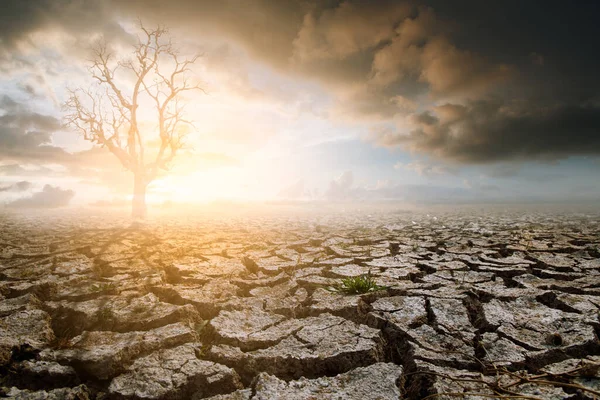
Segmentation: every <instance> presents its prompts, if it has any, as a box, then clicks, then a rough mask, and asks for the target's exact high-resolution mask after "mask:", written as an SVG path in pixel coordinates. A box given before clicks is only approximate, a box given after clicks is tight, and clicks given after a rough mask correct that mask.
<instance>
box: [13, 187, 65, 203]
mask: <svg viewBox="0 0 600 400" xmlns="http://www.w3.org/2000/svg"><path fill="white" fill-rule="evenodd" d="M74 196H75V192H74V191H72V190H65V189H61V188H59V187H56V186H51V185H45V186H44V189H43V190H42V191H41V192H35V193H33V194H32V195H31V196H30V197H24V198H21V199H17V200H15V201H12V202H10V203H7V204H6V207H10V208H57V207H65V206H67V205H69V202H70V201H71V199H72V198H73V197H74Z"/></svg>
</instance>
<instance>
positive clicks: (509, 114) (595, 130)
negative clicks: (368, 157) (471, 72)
mask: <svg viewBox="0 0 600 400" xmlns="http://www.w3.org/2000/svg"><path fill="white" fill-rule="evenodd" d="M599 132H600V107H593V106H589V107H584V106H580V107H574V106H556V107H554V108H549V109H547V108H544V109H537V108H533V107H531V108H522V107H520V106H518V105H517V106H515V107H510V106H507V105H505V104H503V103H495V102H477V103H472V104H470V105H468V106H463V105H456V104H445V105H442V106H438V107H435V108H434V109H433V110H432V111H426V112H423V113H420V114H413V115H411V116H410V118H409V122H408V124H407V125H406V126H405V127H404V129H398V130H396V131H389V130H388V131H373V132H372V135H371V138H372V139H373V140H374V141H375V142H377V143H379V144H381V145H383V146H388V147H395V146H405V147H407V148H409V149H410V150H412V151H414V152H417V153H424V154H431V155H434V156H436V157H439V158H442V159H447V160H450V161H455V162H461V163H489V162H495V161H501V160H507V159H516V160H520V159H541V160H552V159H557V158H564V157H567V156H570V155H587V154H600V134H599Z"/></svg>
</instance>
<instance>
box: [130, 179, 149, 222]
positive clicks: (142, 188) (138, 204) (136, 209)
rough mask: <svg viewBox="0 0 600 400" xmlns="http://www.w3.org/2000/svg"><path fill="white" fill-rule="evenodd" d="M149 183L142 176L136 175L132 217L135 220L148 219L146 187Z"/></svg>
mask: <svg viewBox="0 0 600 400" xmlns="http://www.w3.org/2000/svg"><path fill="white" fill-rule="evenodd" d="M147 186H148V183H147V182H146V179H145V177H144V176H143V175H141V174H135V175H134V180H133V204H132V208H131V216H132V217H133V219H146V187H147Z"/></svg>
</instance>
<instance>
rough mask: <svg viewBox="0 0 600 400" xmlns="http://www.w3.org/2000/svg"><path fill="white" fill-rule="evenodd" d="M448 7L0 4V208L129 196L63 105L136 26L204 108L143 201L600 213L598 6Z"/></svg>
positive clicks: (127, 48)
mask: <svg viewBox="0 0 600 400" xmlns="http://www.w3.org/2000/svg"><path fill="white" fill-rule="evenodd" d="M448 3H449V2H443V1H441V0H435V1H369V2H364V1H325V0H323V1H320V0H318V1H317V0H311V1H304V0H302V1H301V0H291V1H285V2H283V1H282V2H280V1H267V0H262V1H253V2H245V1H235V0H225V1H219V2H214V1H192V0H174V1H171V2H163V1H158V0H152V1H125V0H101V1H92V0H61V1H50V0H31V1H18V0H8V1H4V2H3V3H2V5H1V6H0V8H1V12H0V92H1V93H2V94H1V95H0V203H7V204H13V205H15V206H17V207H27V206H36V205H40V204H41V205H65V204H67V203H69V202H70V204H89V203H94V202H98V201H104V202H114V203H120V202H124V201H126V200H127V199H129V198H131V192H132V185H133V177H132V174H131V173H130V172H128V171H125V170H124V169H123V167H122V166H121V165H120V164H119V162H118V161H117V159H116V158H115V157H114V156H113V155H112V154H110V153H109V152H108V151H107V150H106V149H98V148H92V145H91V143H89V142H86V141H85V140H83V138H81V137H80V136H79V135H77V134H76V133H75V132H73V131H71V130H69V129H67V128H65V127H64V126H62V125H61V121H62V118H63V115H64V110H63V109H62V107H61V105H62V104H63V103H64V102H65V100H66V96H67V90H66V89H67V88H68V87H72V88H73V87H88V86H89V85H90V84H91V83H92V81H91V79H90V73H89V70H88V67H89V65H90V62H89V60H90V58H91V53H90V48H91V47H92V45H93V44H94V43H96V42H97V41H98V39H99V38H101V37H102V38H104V39H105V40H106V42H107V43H108V44H109V45H110V46H111V48H112V49H113V51H114V52H115V54H117V55H121V56H123V57H127V56H128V55H129V54H131V49H132V47H131V46H132V44H134V43H135V42H136V36H137V35H139V34H140V30H139V26H138V23H137V18H138V17H139V18H140V19H141V21H143V23H144V25H145V26H147V27H153V26H156V25H157V24H163V25H166V26H168V27H169V29H170V32H169V35H170V36H171V37H172V38H173V40H174V42H175V43H176V44H177V46H178V47H179V48H180V49H181V54H182V55H193V54H196V53H201V54H202V57H201V58H200V59H199V60H198V61H197V63H196V64H195V65H194V67H193V69H192V75H193V77H194V79H197V80H198V82H201V83H202V87H203V88H204V89H205V90H206V93H203V92H193V93H191V92H190V93H186V98H185V102H186V104H187V108H186V115H187V117H188V119H191V120H192V121H193V122H194V127H193V128H191V132H190V134H189V136H188V144H189V146H188V147H187V148H186V149H185V151H182V152H180V154H179V157H178V158H176V159H175V161H174V162H173V164H172V168H171V170H170V171H169V172H168V173H164V174H162V175H161V176H160V177H159V178H158V179H157V180H156V181H154V182H153V183H152V184H151V185H150V188H149V193H148V200H149V201H150V202H156V203H161V202H164V201H172V202H186V203H195V202H210V201H214V200H236V201H265V200H293V201H295V200H303V201H307V200H341V201H354V200H356V201H368V200H382V199H395V200H401V201H407V202H417V203H419V202H429V201H439V202H449V203H452V202H505V201H510V202H514V201H527V202H542V201H560V202H580V201H581V202H593V201H598V200H600V179H599V178H598V177H599V176H600V158H599V155H600V77H599V76H598V74H597V71H598V70H600V55H598V54H597V52H596V51H595V49H596V47H597V37H600V32H599V31H600V26H599V25H598V24H597V23H596V18H597V16H599V15H600V14H599V11H600V9H599V7H600V5H598V4H595V3H594V2H584V1H581V2H577V1H576V2H564V1H563V2H560V1H546V2H526V3H525V2H522V1H517V0H510V1H508V2H501V3H502V4H490V3H489V2H477V1H464V2H461V4H460V5H454V6H451V5H449V4H448ZM481 3H486V4H485V5H483V4H481ZM121 83H122V84H123V85H124V86H125V87H128V86H130V85H131V81H128V80H127V78H123V80H122V81H121ZM141 115H142V119H143V122H142V127H143V129H142V131H143V134H144V135H147V137H149V138H151V139H152V138H153V137H155V139H154V140H158V136H157V133H156V126H155V124H154V122H152V121H153V120H152V118H153V114H152V110H151V109H150V107H148V108H147V109H145V110H143V111H141Z"/></svg>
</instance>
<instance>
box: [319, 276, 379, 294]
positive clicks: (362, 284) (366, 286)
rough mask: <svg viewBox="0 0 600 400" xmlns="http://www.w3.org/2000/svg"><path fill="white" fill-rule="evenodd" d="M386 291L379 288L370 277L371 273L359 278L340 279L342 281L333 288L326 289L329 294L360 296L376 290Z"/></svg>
mask: <svg viewBox="0 0 600 400" xmlns="http://www.w3.org/2000/svg"><path fill="white" fill-rule="evenodd" d="M382 289H386V287H385V286H379V285H378V284H377V283H375V280H374V279H373V277H372V276H371V271H369V272H368V273H367V274H363V275H360V276H351V277H348V278H344V279H342V281H341V282H340V283H338V284H336V285H334V286H331V287H329V288H327V290H329V291H330V292H338V293H345V294H362V293H369V292H375V291H377V290H382Z"/></svg>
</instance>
